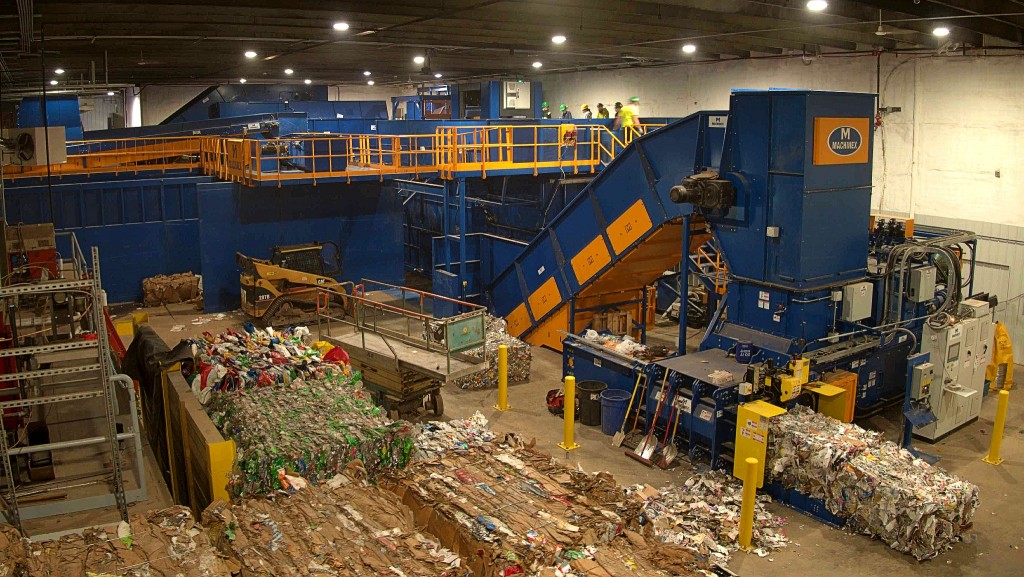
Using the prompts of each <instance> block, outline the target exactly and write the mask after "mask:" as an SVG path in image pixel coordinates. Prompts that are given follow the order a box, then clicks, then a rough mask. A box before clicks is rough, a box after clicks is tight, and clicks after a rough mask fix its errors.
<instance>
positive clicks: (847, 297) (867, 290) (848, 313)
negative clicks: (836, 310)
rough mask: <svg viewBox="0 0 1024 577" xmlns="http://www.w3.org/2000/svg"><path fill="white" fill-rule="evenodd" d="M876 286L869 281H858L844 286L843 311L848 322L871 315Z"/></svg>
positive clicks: (843, 317)
mask: <svg viewBox="0 0 1024 577" xmlns="http://www.w3.org/2000/svg"><path fill="white" fill-rule="evenodd" d="M873 299H874V287H873V286H872V285H871V283H869V282H858V283H853V284H849V285H846V286H844V287H843V313H842V315H841V318H842V319H843V320H844V321H846V322H850V323H853V322H857V321H860V320H864V319H866V318H868V317H869V316H871V303H872V301H873Z"/></svg>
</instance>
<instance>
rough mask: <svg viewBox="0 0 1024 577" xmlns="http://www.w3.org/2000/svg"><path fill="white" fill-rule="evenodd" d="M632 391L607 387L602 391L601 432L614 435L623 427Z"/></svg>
mask: <svg viewBox="0 0 1024 577" xmlns="http://www.w3.org/2000/svg"><path fill="white" fill-rule="evenodd" d="M630 396H632V393H631V392H630V391H620V390H619V389H605V390H604V391H601V432H602V433H604V434H606V435H614V434H615V433H618V432H619V429H621V428H622V421H623V420H625V418H626V409H627V408H628V406H629V397H630Z"/></svg>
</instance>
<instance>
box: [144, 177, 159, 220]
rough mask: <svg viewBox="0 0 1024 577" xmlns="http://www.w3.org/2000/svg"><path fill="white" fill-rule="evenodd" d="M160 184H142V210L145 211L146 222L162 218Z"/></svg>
mask: <svg viewBox="0 0 1024 577" xmlns="http://www.w3.org/2000/svg"><path fill="white" fill-rule="evenodd" d="M160 188H161V186H160V185H152V186H143V187H142V198H143V203H144V205H143V210H144V211H145V215H144V216H145V220H146V222H154V221H158V220H163V219H164V213H163V201H162V199H161V198H160V196H161V195H160Z"/></svg>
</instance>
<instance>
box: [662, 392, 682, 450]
mask: <svg viewBox="0 0 1024 577" xmlns="http://www.w3.org/2000/svg"><path fill="white" fill-rule="evenodd" d="M678 403H679V391H678V390H677V391H676V398H675V399H672V406H673V407H674V408H675V410H676V420H675V423H674V424H673V425H672V436H671V437H669V438H671V439H672V442H671V443H669V442H667V441H664V442H662V445H665V448H663V449H662V450H661V459H659V460H658V466H659V467H661V468H662V469H668V468H669V467H671V466H672V462H673V461H675V460H676V457H678V456H679V447H676V431H677V430H678V429H679V419H680V418H681V417H682V412H683V411H682V410H681V409H680V408H679V405H678ZM665 433H666V434H667V433H668V424H666V425H665Z"/></svg>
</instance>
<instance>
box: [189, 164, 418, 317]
mask: <svg viewBox="0 0 1024 577" xmlns="http://www.w3.org/2000/svg"><path fill="white" fill-rule="evenodd" d="M199 202H200V237H201V242H202V270H203V287H204V290H205V297H206V298H205V302H206V305H207V307H208V308H209V310H211V311H223V310H231V309H234V308H236V307H237V306H238V304H239V287H238V268H237V266H236V264H235V252H236V251H237V252H241V253H243V254H248V255H252V256H257V257H266V256H267V255H269V254H270V249H271V247H272V246H274V245H285V244H297V243H303V242H312V241H327V240H333V241H334V242H337V243H338V246H339V247H340V248H341V251H342V264H343V272H342V274H341V275H340V278H343V279H346V280H359V279H361V278H370V279H374V280H380V281H383V282H390V283H401V282H402V280H403V277H404V270H403V268H404V267H403V263H402V221H403V215H402V209H401V205H400V204H399V202H398V200H397V198H396V197H395V195H391V194H382V193H381V185H380V183H377V182H365V183H358V184H355V183H354V184H352V185H344V184H320V185H319V186H316V187H313V186H289V187H288V188H287V189H284V191H281V190H277V189H265V188H247V187H243V186H241V185H232V184H229V183H211V184H207V185H203V186H201V187H200V189H199Z"/></svg>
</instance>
